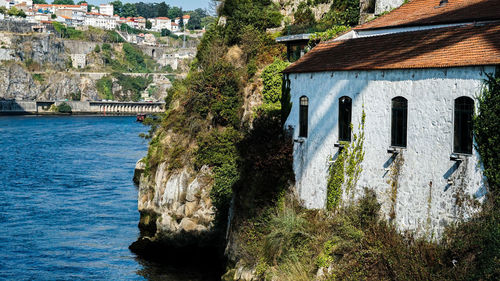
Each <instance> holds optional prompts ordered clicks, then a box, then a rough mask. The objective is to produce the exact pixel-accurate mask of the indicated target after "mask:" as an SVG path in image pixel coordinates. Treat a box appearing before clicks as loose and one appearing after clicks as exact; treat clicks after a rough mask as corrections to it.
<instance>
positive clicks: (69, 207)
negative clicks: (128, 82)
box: [0, 116, 205, 280]
mask: <svg viewBox="0 0 500 281" xmlns="http://www.w3.org/2000/svg"><path fill="white" fill-rule="evenodd" d="M145 131H146V128H145V127H143V126H142V125H140V124H137V123H135V122H134V118H133V117H107V118H102V117H33V116H29V117H0V147H1V148H2V149H1V150H0V260H1V261H2V262H1V263H0V279H8V280H27V279H28V280H29V279H36V280H142V279H154V280H158V279H162V278H163V279H166V280H203V279H204V278H203V277H204V275H205V273H204V272H199V271H197V270H195V269H193V268H179V267H173V266H169V265H165V264H158V263H153V262H147V261H144V260H142V259H139V258H137V257H136V256H135V255H133V254H132V253H131V252H130V251H129V250H128V246H129V245H130V243H132V242H133V241H135V239H136V238H137V235H138V229H137V222H138V221H139V214H138V212H137V190H136V188H135V187H134V186H133V184H132V180H131V179H132V176H133V168H134V166H135V162H136V161H137V160H138V159H139V158H141V157H143V156H144V155H145V154H146V150H147V143H145V142H144V141H143V140H141V139H140V138H139V137H138V135H139V133H141V132H145Z"/></svg>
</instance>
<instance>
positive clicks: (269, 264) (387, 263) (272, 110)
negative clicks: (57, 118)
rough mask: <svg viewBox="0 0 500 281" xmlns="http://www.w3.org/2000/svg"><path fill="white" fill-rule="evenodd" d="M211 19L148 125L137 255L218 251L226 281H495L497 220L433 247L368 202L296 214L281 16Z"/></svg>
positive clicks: (259, 9)
mask: <svg viewBox="0 0 500 281" xmlns="http://www.w3.org/2000/svg"><path fill="white" fill-rule="evenodd" d="M219 12H220V14H221V16H224V17H225V21H219V22H220V23H221V24H220V25H217V26H211V27H210V28H209V29H208V30H207V33H206V35H205V36H204V38H203V39H202V42H201V44H200V46H199V49H198V54H197V58H196V61H195V62H194V64H193V66H192V70H191V72H190V73H189V75H188V77H187V78H186V79H185V80H181V81H176V82H175V83H174V85H173V88H172V89H171V90H170V91H169V95H168V99H167V110H166V112H165V113H164V115H163V116H162V118H161V119H158V120H156V121H155V120H149V121H148V122H150V123H151V124H152V130H151V131H150V134H149V135H148V136H147V137H148V138H150V139H151V142H150V147H149V150H148V155H147V156H146V157H145V158H144V159H141V160H140V161H139V162H138V163H137V167H136V176H135V179H136V182H138V184H139V192H138V193H139V202H138V207H139V211H140V214H141V219H140V222H139V228H140V230H141V237H140V238H139V239H138V241H137V242H135V243H134V244H133V245H131V249H132V250H133V251H135V252H138V253H140V254H145V255H148V254H151V252H155V253H156V254H157V255H160V256H167V255H168V254H169V253H170V252H171V250H172V249H177V250H180V251H183V249H186V248H189V249H190V250H186V252H189V253H190V252H192V247H201V248H203V247H205V248H207V247H209V248H210V246H214V247H211V248H210V250H213V251H214V252H217V253H220V251H222V250H221V249H224V254H225V256H226V257H227V263H226V264H225V265H226V273H225V274H224V276H223V279H224V280H337V279H339V280H474V279H483V280H494V279H495V277H496V276H498V274H499V272H498V269H497V268H500V267H498V260H499V259H498V251H497V252H496V253H495V251H491V250H490V248H489V245H494V248H496V249H498V241H497V240H498V239H496V238H494V237H497V235H498V229H499V228H498V214H497V212H493V213H492V212H487V211H485V212H484V213H482V214H480V215H479V216H478V217H477V218H474V219H473V220H472V221H470V222H469V223H466V224H461V225H458V226H454V227H450V228H449V229H448V230H447V232H446V234H445V239H444V240H443V241H442V242H441V244H435V243H432V242H427V241H424V240H420V239H417V238H415V237H413V236H412V235H411V234H401V233H398V232H397V231H396V229H395V228H394V226H393V225H391V224H390V223H389V222H386V221H384V220H381V219H380V217H379V211H380V204H379V203H378V201H377V198H376V196H375V194H374V193H373V191H370V190H366V191H365V196H364V197H362V198H360V200H359V201H358V202H357V203H356V204H352V205H350V206H343V207H339V208H334V209H332V210H329V211H326V210H305V209H304V208H302V207H301V204H300V202H298V200H297V199H296V196H295V195H294V189H293V184H294V183H293V179H294V175H293V169H292V151H293V141H292V140H291V139H290V137H289V132H287V131H286V130H283V127H282V124H283V121H284V120H285V119H286V118H287V116H288V113H289V109H290V100H289V89H288V88H287V84H288V83H287V80H286V79H285V80H284V81H283V80H282V77H281V74H280V72H281V70H283V69H284V68H285V67H286V66H287V63H285V62H283V61H282V59H283V58H284V57H285V54H284V48H283V47H282V46H280V45H277V44H275V43H274V41H273V40H272V36H271V35H270V34H266V33H265V31H266V30H269V28H273V27H276V26H279V25H280V24H281V22H280V18H281V17H280V16H279V14H280V11H279V9H277V7H276V6H273V5H270V4H269V1H266V0H259V1H251V0H243V1H241V0H226V1H223V3H222V6H221V7H220V8H219ZM285 78H286V77H285ZM283 82H284V83H283ZM497 89H498V88H497ZM486 127H489V126H486ZM492 209H495V208H492ZM492 209H491V208H490V210H492ZM482 228H484V230H482ZM495 239H496V240H495ZM165 247H166V248H165ZM158 249H160V251H157V250H158ZM198 249H199V248H198ZM155 250H156V251H155ZM456 264H458V266H457V265H456Z"/></svg>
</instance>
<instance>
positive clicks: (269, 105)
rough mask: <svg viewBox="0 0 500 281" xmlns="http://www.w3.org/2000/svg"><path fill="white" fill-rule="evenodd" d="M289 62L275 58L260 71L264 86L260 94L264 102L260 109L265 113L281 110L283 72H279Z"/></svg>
mask: <svg viewBox="0 0 500 281" xmlns="http://www.w3.org/2000/svg"><path fill="white" fill-rule="evenodd" d="M288 65H290V63H288V62H284V61H282V60H280V59H276V60H275V61H274V62H273V63H272V64H270V65H268V66H267V67H266V68H264V70H263V71H262V75H261V78H262V83H263V84H264V88H263V90H262V96H263V100H264V104H263V105H262V107H261V109H263V110H264V111H265V112H267V113H271V112H276V113H278V112H279V111H280V110H281V91H282V88H283V74H281V72H282V71H283V70H284V69H285V68H287V67H288Z"/></svg>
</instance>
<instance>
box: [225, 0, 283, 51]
mask: <svg viewBox="0 0 500 281" xmlns="http://www.w3.org/2000/svg"><path fill="white" fill-rule="evenodd" d="M220 14H221V15H222V16H226V17H227V24H226V27H225V29H224V33H225V38H226V43H227V44H229V45H233V44H237V43H238V42H239V41H240V39H241V38H240V35H241V30H243V27H245V26H247V25H251V26H253V27H255V28H256V30H258V31H265V30H266V29H267V28H272V27H278V26H280V24H281V19H282V17H283V16H282V15H281V13H280V12H279V10H278V8H277V6H275V5H274V4H273V3H272V2H271V1H269V0H226V1H224V2H223V3H222V6H221V8H220Z"/></svg>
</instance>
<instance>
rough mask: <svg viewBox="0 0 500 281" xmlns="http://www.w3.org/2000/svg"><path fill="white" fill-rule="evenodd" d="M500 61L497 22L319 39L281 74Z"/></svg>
mask: <svg viewBox="0 0 500 281" xmlns="http://www.w3.org/2000/svg"><path fill="white" fill-rule="evenodd" d="M498 64H500V23H499V22H496V23H492V24H485V25H473V24H471V25H466V26H459V27H445V28H436V29H430V30H422V31H415V32H402V33H393V34H388V35H380V36H372V37H361V38H357V39H348V40H342V41H330V42H325V43H320V44H319V45H317V46H316V47H315V48H313V49H312V50H311V51H310V52H308V53H307V54H305V55H304V56H303V57H302V58H300V59H299V60H298V61H296V62H295V63H293V64H292V65H290V66H289V67H288V68H287V69H285V70H284V73H295V72H319V71H334V70H374V69H408V68H441V67H459V66H479V65H498Z"/></svg>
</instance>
